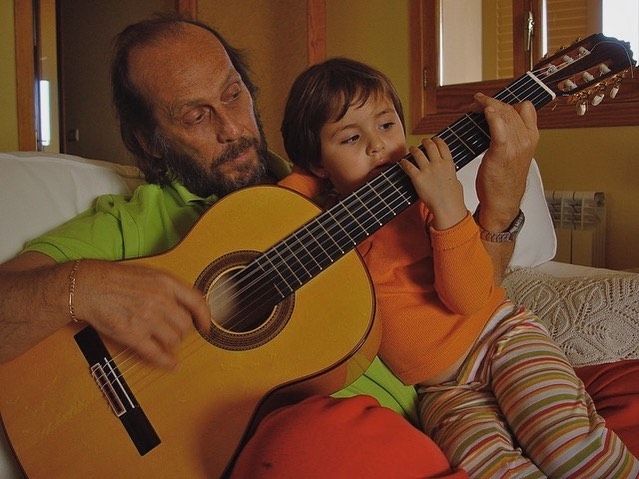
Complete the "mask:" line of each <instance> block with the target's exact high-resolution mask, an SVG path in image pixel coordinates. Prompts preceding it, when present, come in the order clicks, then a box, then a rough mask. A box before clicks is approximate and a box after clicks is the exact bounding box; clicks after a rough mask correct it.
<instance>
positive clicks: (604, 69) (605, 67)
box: [599, 63, 610, 75]
mask: <svg viewBox="0 0 639 479" xmlns="http://www.w3.org/2000/svg"><path fill="white" fill-rule="evenodd" d="M607 73H610V68H608V65H606V64H605V63H600V64H599V74H600V75H605V74H607Z"/></svg>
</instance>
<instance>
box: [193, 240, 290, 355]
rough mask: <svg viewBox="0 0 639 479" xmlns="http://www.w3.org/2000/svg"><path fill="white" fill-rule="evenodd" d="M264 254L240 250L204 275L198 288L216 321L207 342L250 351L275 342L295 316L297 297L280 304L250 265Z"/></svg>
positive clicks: (206, 335) (206, 333) (265, 280)
mask: <svg viewBox="0 0 639 479" xmlns="http://www.w3.org/2000/svg"><path fill="white" fill-rule="evenodd" d="M259 255H261V253H260V252H257V251H236V252H234V253H230V254H228V255H225V256H222V257H221V258H218V259H217V260H216V261H214V262H213V263H211V264H209V265H208V266H207V267H206V268H205V269H204V270H203V271H202V273H200V276H199V277H198V279H197V280H196V282H195V286H196V287H197V288H199V289H200V291H202V292H203V293H204V294H205V296H206V300H207V303H208V305H209V308H210V310H211V316H212V318H213V320H212V323H211V328H210V330H209V331H200V334H201V335H202V337H204V339H206V340H207V341H209V342H210V343H212V344H214V345H216V346H219V347H221V348H224V349H231V350H247V349H252V348H256V347H258V346H261V345H263V344H265V343H267V342H268V341H270V340H271V339H273V338H274V337H275V336H276V335H277V334H278V333H279V332H280V331H282V329H284V326H286V323H287V322H288V320H289V319H290V317H291V314H292V313H293V306H294V302H295V301H294V298H295V296H294V295H290V296H289V297H287V298H284V299H283V300H281V301H280V296H279V295H278V293H277V290H275V289H274V288H273V287H272V286H271V281H270V278H268V277H264V274H263V273H262V271H261V270H260V269H259V268H252V269H249V268H247V265H249V263H250V262H251V261H252V260H254V259H255V258H256V257H258V256H259Z"/></svg>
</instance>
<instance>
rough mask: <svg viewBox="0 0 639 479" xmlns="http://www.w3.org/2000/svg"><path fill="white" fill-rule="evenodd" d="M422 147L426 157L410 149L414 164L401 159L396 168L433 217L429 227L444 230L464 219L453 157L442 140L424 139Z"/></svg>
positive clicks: (419, 151) (461, 196) (460, 187)
mask: <svg viewBox="0 0 639 479" xmlns="http://www.w3.org/2000/svg"><path fill="white" fill-rule="evenodd" d="M422 145H424V148H425V150H426V155H424V153H423V152H422V151H421V150H420V149H419V148H417V147H414V146H413V147H411V148H410V153H411V154H412V155H413V158H415V164H413V163H411V162H410V161H408V160H407V159H402V160H401V161H400V166H401V167H402V169H403V170H404V171H405V172H406V174H407V175H408V177H409V178H410V180H411V182H412V183H413V186H414V187H415V190H416V191H417V194H418V195H419V197H420V198H421V200H422V201H423V202H424V203H425V204H426V206H427V207H428V209H429V210H430V212H431V213H432V214H433V220H432V223H431V225H432V226H433V228H435V229H438V230H444V229H447V228H450V227H452V226H455V225H456V224H457V223H459V222H460V221H461V220H463V219H464V217H465V216H466V214H467V210H466V205H465V204H464V190H463V188H462V185H461V183H460V182H459V180H458V179H457V175H456V174H455V164H454V163H453V157H452V155H451V154H450V150H449V149H448V146H447V145H446V143H445V142H444V140H442V139H440V138H434V139H433V140H430V139H424V140H422ZM427 155H428V156H427Z"/></svg>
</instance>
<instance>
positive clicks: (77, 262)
mask: <svg viewBox="0 0 639 479" xmlns="http://www.w3.org/2000/svg"><path fill="white" fill-rule="evenodd" d="M79 266H80V260H79V259H76V260H75V261H74V262H73V268H71V273H69V316H71V319H72V320H73V322H74V323H79V322H80V320H79V319H78V318H77V317H76V315H75V307H74V305H73V298H74V297H75V275H76V273H77V272H78V267H79Z"/></svg>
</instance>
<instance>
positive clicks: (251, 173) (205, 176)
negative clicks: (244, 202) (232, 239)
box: [155, 131, 267, 198]
mask: <svg viewBox="0 0 639 479" xmlns="http://www.w3.org/2000/svg"><path fill="white" fill-rule="evenodd" d="M155 145H156V148H157V151H158V152H159V154H160V155H161V158H162V159H163V160H164V162H165V165H166V168H167V171H168V174H169V177H170V178H171V179H175V180H177V181H179V182H180V183H182V184H183V185H184V186H185V187H186V188H187V189H188V190H189V191H190V192H191V193H194V194H196V195H198V196H200V197H202V198H207V197H209V196H211V195H213V194H215V195H216V196H218V197H219V198H221V197H222V196H225V195H227V194H229V193H232V192H233V191H236V190H238V189H240V188H244V187H245V186H251V185H256V184H258V183H261V182H262V181H263V180H264V178H265V177H266V176H267V168H266V158H267V149H266V141H265V139H264V134H263V133H262V132H261V131H260V138H259V139H257V138H254V137H253V138H250V137H244V136H243V137H241V138H240V139H239V140H237V141H235V142H233V143H232V144H230V145H229V146H228V147H227V148H226V149H225V150H224V151H223V152H222V154H220V155H219V156H218V157H217V158H214V159H213V161H212V162H211V163H210V164H209V165H208V166H207V165H204V164H202V163H201V162H198V161H197V160H196V159H194V158H193V157H192V156H191V155H189V154H188V153H182V152H179V151H176V149H175V148H173V147H172V145H171V144H170V142H169V141H168V140H167V139H166V138H165V137H164V136H163V135H162V134H161V133H159V132H158V133H157V134H156V135H155ZM251 148H255V150H256V152H257V164H255V163H253V162H251V163H250V164H249V163H247V162H243V163H242V164H240V165H237V167H236V169H235V174H234V175H233V177H229V176H228V175H225V174H224V173H223V172H222V171H221V167H222V166H223V165H224V164H225V163H229V162H232V161H233V160H235V159H236V158H237V157H238V156H240V155H242V154H243V153H244V152H246V151H247V150H249V149H251Z"/></svg>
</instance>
